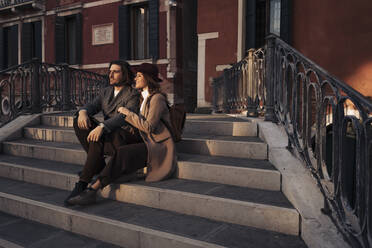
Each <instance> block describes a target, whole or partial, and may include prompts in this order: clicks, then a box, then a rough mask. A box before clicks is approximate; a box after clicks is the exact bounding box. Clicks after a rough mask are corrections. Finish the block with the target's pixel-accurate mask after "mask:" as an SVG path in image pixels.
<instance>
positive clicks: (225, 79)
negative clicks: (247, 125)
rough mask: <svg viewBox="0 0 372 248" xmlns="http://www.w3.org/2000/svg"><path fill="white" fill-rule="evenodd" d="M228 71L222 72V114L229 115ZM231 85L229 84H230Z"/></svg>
mask: <svg viewBox="0 0 372 248" xmlns="http://www.w3.org/2000/svg"><path fill="white" fill-rule="evenodd" d="M227 74H228V69H225V70H223V87H222V88H223V90H222V92H223V107H222V108H223V112H224V113H229V108H228V104H229V103H228V97H229V95H230V88H229V87H228V86H229V83H228V81H229V77H228V75H227ZM230 83H231V82H230Z"/></svg>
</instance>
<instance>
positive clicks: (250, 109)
mask: <svg viewBox="0 0 372 248" xmlns="http://www.w3.org/2000/svg"><path fill="white" fill-rule="evenodd" d="M254 51H255V50H254V49H253V48H251V49H249V50H248V62H247V63H248V68H247V76H248V78H247V79H246V83H247V93H248V94H247V101H248V104H247V117H257V116H258V112H257V103H256V101H255V100H256V96H257V92H256V90H255V89H256V88H257V85H256V83H257V82H256V80H254V76H253V75H254V73H255V72H254V68H253V53H254Z"/></svg>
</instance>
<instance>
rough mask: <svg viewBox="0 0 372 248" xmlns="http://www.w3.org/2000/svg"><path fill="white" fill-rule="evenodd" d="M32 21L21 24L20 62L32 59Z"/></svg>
mask: <svg viewBox="0 0 372 248" xmlns="http://www.w3.org/2000/svg"><path fill="white" fill-rule="evenodd" d="M32 31H33V30H32V23H31V22H29V23H23V24H22V36H21V48H22V50H21V53H22V63H24V62H26V61H30V60H31V59H32V55H33V54H32V50H33V46H34V45H33V44H34V42H33V37H32Z"/></svg>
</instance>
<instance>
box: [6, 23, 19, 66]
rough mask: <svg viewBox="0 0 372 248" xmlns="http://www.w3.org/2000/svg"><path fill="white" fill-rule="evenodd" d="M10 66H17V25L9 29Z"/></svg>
mask: <svg viewBox="0 0 372 248" xmlns="http://www.w3.org/2000/svg"><path fill="white" fill-rule="evenodd" d="M9 41H11V43H9V46H10V65H8V66H12V65H17V64H18V25H14V26H12V27H10V39H9Z"/></svg>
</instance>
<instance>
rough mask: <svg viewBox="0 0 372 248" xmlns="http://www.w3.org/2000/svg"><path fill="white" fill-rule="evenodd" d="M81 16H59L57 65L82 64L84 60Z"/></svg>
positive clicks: (56, 47) (56, 35)
mask: <svg viewBox="0 0 372 248" xmlns="http://www.w3.org/2000/svg"><path fill="white" fill-rule="evenodd" d="M81 20H82V17H81V14H76V15H71V16H64V17H61V16H57V17H56V23H55V55H56V63H68V64H70V65H75V64H81V60H82V52H81V51H82V21H81Z"/></svg>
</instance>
